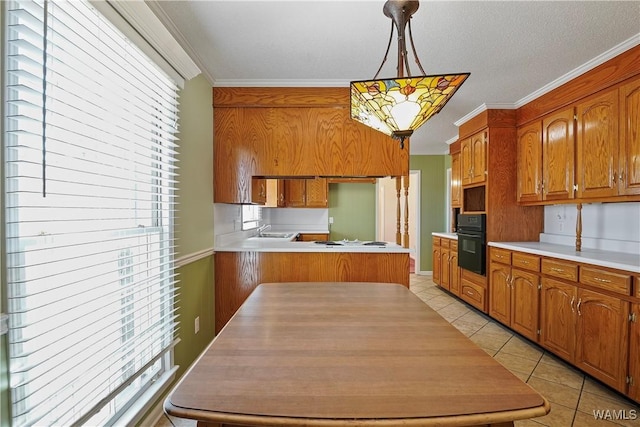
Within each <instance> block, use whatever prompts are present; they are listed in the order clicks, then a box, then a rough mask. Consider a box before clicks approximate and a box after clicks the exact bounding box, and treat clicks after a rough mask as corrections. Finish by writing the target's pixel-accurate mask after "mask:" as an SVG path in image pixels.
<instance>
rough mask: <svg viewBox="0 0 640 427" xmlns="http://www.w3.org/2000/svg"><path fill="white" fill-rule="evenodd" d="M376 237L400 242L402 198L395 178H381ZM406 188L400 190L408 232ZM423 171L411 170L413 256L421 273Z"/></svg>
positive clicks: (417, 271) (377, 203) (416, 269)
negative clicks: (397, 238)
mask: <svg viewBox="0 0 640 427" xmlns="http://www.w3.org/2000/svg"><path fill="white" fill-rule="evenodd" d="M376 187H377V191H376V239H377V240H383V241H387V242H395V241H396V229H397V221H398V219H397V210H398V198H397V192H396V179H395V178H380V179H378V183H377V184H376ZM404 206H405V195H404V188H403V189H402V190H401V191H400V232H401V233H403V234H404V221H405V219H404ZM419 218H420V171H419V170H412V171H409V249H410V250H411V252H410V253H409V257H410V258H411V262H412V264H413V269H414V271H415V272H416V273H420V221H419Z"/></svg>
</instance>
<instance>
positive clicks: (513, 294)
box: [489, 248, 540, 341]
mask: <svg viewBox="0 0 640 427" xmlns="http://www.w3.org/2000/svg"><path fill="white" fill-rule="evenodd" d="M490 251H491V253H490V255H489V256H490V260H491V261H490V264H489V315H490V316H491V317H493V318H494V319H496V320H498V321H499V322H501V323H504V324H505V325H507V326H509V327H510V328H511V329H513V330H514V331H516V332H518V333H520V334H521V335H523V336H525V337H527V338H529V339H530V340H532V341H538V311H539V293H540V276H539V274H538V273H537V267H538V265H539V264H540V262H539V259H536V257H531V256H529V255H526V257H524V256H522V255H518V254H517V253H514V254H513V256H512V254H511V253H509V252H508V251H505V250H504V249H499V248H491V249H490ZM504 252H507V253H504ZM512 260H513V261H512ZM505 263H506V264H505ZM511 263H514V264H516V265H524V266H525V268H526V267H529V266H531V267H530V268H531V269H532V271H526V270H524V269H519V268H515V267H512V266H511V265H510V264H511Z"/></svg>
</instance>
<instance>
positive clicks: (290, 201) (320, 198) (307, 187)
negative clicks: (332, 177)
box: [283, 178, 329, 208]
mask: <svg viewBox="0 0 640 427" xmlns="http://www.w3.org/2000/svg"><path fill="white" fill-rule="evenodd" d="M283 181H284V200H285V203H284V207H288V208H326V207H328V206H329V200H328V197H329V185H328V183H327V179H326V178H315V179H285V180H283Z"/></svg>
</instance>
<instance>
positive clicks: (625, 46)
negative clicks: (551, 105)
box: [515, 33, 640, 108]
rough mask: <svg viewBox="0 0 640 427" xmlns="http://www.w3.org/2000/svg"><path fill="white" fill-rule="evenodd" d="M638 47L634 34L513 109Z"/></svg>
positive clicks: (517, 103) (528, 97) (545, 86)
mask: <svg viewBox="0 0 640 427" xmlns="http://www.w3.org/2000/svg"><path fill="white" fill-rule="evenodd" d="M638 45H640V33H638V34H635V35H634V36H632V37H630V38H629V39H627V40H625V41H623V42H622V43H620V44H619V45H617V46H614V47H612V48H611V49H609V50H607V51H606V52H604V53H602V54H600V55H598V56H596V57H595V58H593V59H591V60H590V61H588V62H585V63H584V64H582V65H581V66H579V67H578V68H575V69H573V70H571V71H569V72H568V73H567V74H565V75H563V76H561V77H559V78H557V79H555V80H554V81H552V82H551V83H548V84H546V85H544V86H543V87H541V88H540V89H538V90H537V91H535V92H533V93H531V94H529V95H527V96H525V97H524V98H522V99H520V100H518V101H516V103H515V108H520V107H522V106H523V105H526V104H528V103H529V102H531V101H533V100H534V99H537V98H539V97H541V96H542V95H544V94H546V93H548V92H551V91H552V90H554V89H556V88H558V87H560V86H562V85H563V84H565V83H567V82H569V81H571V80H573V79H575V78H576V77H578V76H580V75H582V74H584V73H586V72H587V71H590V70H592V69H594V68H596V67H597V66H598V65H602V64H604V63H605V62H607V61H609V60H610V59H613V58H615V57H616V56H618V55H620V54H621V53H623V52H626V51H627V50H629V49H631V48H633V47H635V46H638Z"/></svg>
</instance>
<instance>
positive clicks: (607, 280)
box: [580, 267, 631, 295]
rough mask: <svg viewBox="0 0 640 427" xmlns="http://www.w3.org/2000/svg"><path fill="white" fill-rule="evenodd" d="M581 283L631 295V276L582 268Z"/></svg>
mask: <svg viewBox="0 0 640 427" xmlns="http://www.w3.org/2000/svg"><path fill="white" fill-rule="evenodd" d="M580 283H583V284H585V285H591V286H595V287H597V288H601V289H606V290H608V291H614V292H619V293H621V294H625V295H630V294H631V276H630V275H629V274H620V273H613V272H611V271H606V270H600V269H598V268H593V267H580Z"/></svg>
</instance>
